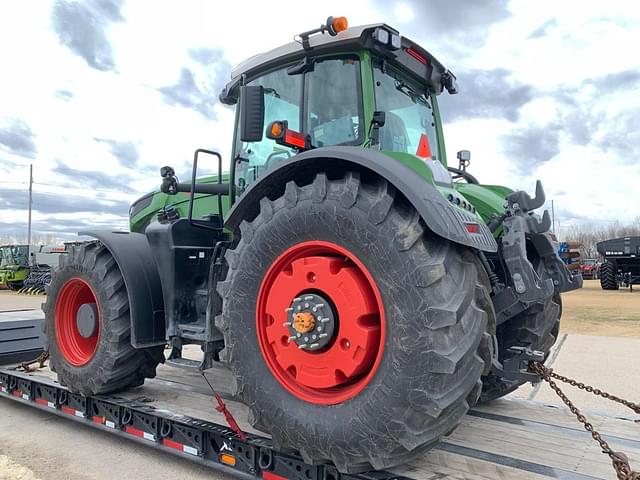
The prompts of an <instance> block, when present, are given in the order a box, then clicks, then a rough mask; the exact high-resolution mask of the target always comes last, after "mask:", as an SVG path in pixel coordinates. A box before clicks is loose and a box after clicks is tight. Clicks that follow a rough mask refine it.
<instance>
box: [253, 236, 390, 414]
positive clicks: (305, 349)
mask: <svg viewBox="0 0 640 480" xmlns="http://www.w3.org/2000/svg"><path fill="white" fill-rule="evenodd" d="M256 327H257V334H258V343H259V345H260V350H261V351H262V355H263V358H264V359H265V362H266V364H267V366H268V368H269V370H270V371H271V373H272V374H273V375H274V376H275V378H276V379H277V380H278V381H279V382H280V384H281V385H282V386H283V387H284V388H285V389H286V390H288V391H289V392H290V393H292V394H293V395H295V396H296V397H298V398H300V399H302V400H305V401H308V402H311V403H317V404H324V405H333V404H336V403H340V402H343V401H346V400H348V399H350V398H352V397H354V396H355V395H357V394H358V392H360V391H361V390H362V389H364V387H366V386H367V384H368V383H369V381H370V380H371V379H372V378H373V376H374V374H375V372H376V369H377V367H378V365H379V363H380V361H381V358H382V352H383V349H384V338H385V324H384V309H383V305H382V299H381V297H380V293H379V292H378V290H377V287H376V284H375V281H374V279H373V277H372V276H371V274H370V273H369V272H368V271H367V269H366V267H365V266H364V265H363V264H362V262H360V261H359V260H358V259H357V258H356V257H355V256H354V255H353V254H351V253H350V252H349V251H348V250H346V249H345V248H343V247H341V246H339V245H336V244H334V243H330V242H324V241H319V240H314V241H309V242H302V243H299V244H296V245H294V246H292V247H290V248H289V249H288V250H286V251H285V252H283V253H282V254H281V255H280V256H279V257H278V258H276V260H275V261H274V262H273V263H272V264H271V266H270V267H269V269H268V270H267V272H266V274H265V277H264V279H263V281H262V284H261V285H260V290H259V292H258V299H257V305H256Z"/></svg>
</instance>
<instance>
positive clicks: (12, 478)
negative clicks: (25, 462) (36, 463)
mask: <svg viewBox="0 0 640 480" xmlns="http://www.w3.org/2000/svg"><path fill="white" fill-rule="evenodd" d="M0 480H39V479H38V477H36V476H35V475H34V474H33V472H32V471H31V470H29V469H28V468H26V467H23V466H22V465H18V464H17V463H15V462H13V461H12V460H11V459H10V458H9V457H7V456H6V455H0Z"/></svg>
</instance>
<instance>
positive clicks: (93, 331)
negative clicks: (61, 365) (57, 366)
mask: <svg viewBox="0 0 640 480" xmlns="http://www.w3.org/2000/svg"><path fill="white" fill-rule="evenodd" d="M97 303H98V301H97V297H96V294H95V292H94V291H93V288H92V287H91V285H89V283H88V282H87V281H85V280H83V279H82V278H79V277H74V278H71V279H69V280H67V282H66V283H64V285H62V287H61V288H60V291H59V292H58V294H57V298H56V306H55V331H56V340H57V343H58V347H59V349H60V353H61V354H62V356H63V357H64V359H65V360H66V361H67V362H69V363H70V364H71V365H73V366H75V367H81V366H83V365H86V364H87V363H89V362H90V361H91V359H92V358H93V356H94V355H95V353H96V351H97V348H98V340H99V338H100V313H99V309H98V305H97Z"/></svg>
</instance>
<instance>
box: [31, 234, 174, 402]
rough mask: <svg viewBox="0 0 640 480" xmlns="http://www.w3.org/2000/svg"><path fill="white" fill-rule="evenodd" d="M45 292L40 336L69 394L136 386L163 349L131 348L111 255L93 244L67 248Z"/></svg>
mask: <svg viewBox="0 0 640 480" xmlns="http://www.w3.org/2000/svg"><path fill="white" fill-rule="evenodd" d="M62 262H63V263H62V265H61V267H60V269H59V270H58V271H56V272H55V273H54V276H53V279H52V281H51V285H50V286H49V287H48V295H47V301H46V303H45V304H44V306H43V310H44V313H45V323H44V330H45V333H46V341H47V349H48V351H49V354H50V355H51V357H50V358H51V360H50V364H51V369H52V370H53V371H55V372H56V373H57V374H58V381H59V382H60V383H61V384H62V385H66V386H68V387H69V388H70V389H71V390H72V391H74V392H78V393H82V394H83V395H95V394H100V393H109V392H114V391H117V390H122V389H124V388H127V387H133V386H138V385H141V384H142V383H143V382H144V379H145V378H153V377H155V373H156V366H157V365H158V363H160V362H163V361H164V355H163V352H164V347H162V346H160V347H151V348H145V349H135V348H133V346H132V345H131V341H130V338H131V319H130V316H129V299H128V296H127V291H126V287H125V284H124V280H123V278H122V274H121V273H120V269H119V268H118V265H117V263H116V261H115V259H114V258H113V256H112V255H111V253H110V252H109V251H108V250H107V249H106V248H105V247H104V246H103V245H102V244H101V243H99V242H96V241H93V242H87V243H83V244H81V245H79V246H75V247H73V249H72V251H71V252H69V254H68V255H65V256H64V257H63V260H62Z"/></svg>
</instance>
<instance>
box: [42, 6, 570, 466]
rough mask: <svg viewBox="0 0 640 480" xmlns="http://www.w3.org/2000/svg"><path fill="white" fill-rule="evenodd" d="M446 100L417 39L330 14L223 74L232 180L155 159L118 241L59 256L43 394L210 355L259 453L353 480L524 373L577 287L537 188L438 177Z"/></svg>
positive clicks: (443, 430) (100, 239)
mask: <svg viewBox="0 0 640 480" xmlns="http://www.w3.org/2000/svg"><path fill="white" fill-rule="evenodd" d="M444 90H446V91H447V92H448V93H450V94H455V93H457V91H458V86H457V83H456V77H455V76H454V75H453V74H452V73H451V72H450V71H449V70H447V69H446V68H445V67H444V66H443V65H442V64H441V63H440V62H439V61H438V60H436V59H435V58H434V57H433V56H432V55H431V54H429V52H427V51H426V50H425V49H423V48H422V47H421V46H419V45H417V44H416V43H414V42H412V41H411V40H409V39H407V38H405V37H402V36H401V35H400V34H399V32H398V31H397V30H395V29H393V28H391V27H389V26H387V25H385V24H375V25H367V26H360V27H354V28H347V21H346V19H345V18H344V17H338V18H332V17H330V18H329V19H328V20H327V23H326V24H325V25H322V26H321V27H319V28H317V29H314V30H310V31H307V32H304V33H302V34H300V35H298V36H297V37H296V41H294V42H292V43H290V44H287V45H284V46H282V47H280V48H277V49H275V50H272V51H269V52H267V53H264V54H261V55H257V56H255V57H252V58H250V59H249V60H247V61H245V62H244V63H242V64H241V65H240V66H238V67H237V68H236V69H235V70H233V72H232V75H231V80H230V81H229V83H228V84H227V85H226V86H225V88H224V89H223V91H222V93H221V94H220V101H221V102H222V103H223V104H225V105H231V106H235V111H236V117H235V132H234V138H233V148H232V158H231V162H230V169H229V170H230V171H229V172H227V173H223V172H222V158H221V156H220V155H219V154H218V153H216V152H211V151H207V150H201V149H200V150H197V151H196V153H195V156H194V162H193V172H192V176H191V181H190V182H186V183H182V182H180V181H179V180H178V178H177V177H176V173H175V170H174V169H173V168H171V167H163V168H162V169H161V177H162V179H161V181H162V186H161V188H160V191H158V192H154V193H151V194H148V195H145V196H144V197H142V198H141V199H140V200H138V201H137V202H135V203H134V204H133V205H132V207H131V212H130V214H131V226H132V228H131V232H130V233H129V232H110V231H86V232H81V233H82V234H84V235H88V236H91V237H93V238H94V239H95V240H92V241H89V242H87V243H84V244H82V245H79V246H76V247H75V248H74V249H73V251H72V252H71V254H70V255H68V256H67V257H66V258H64V260H63V262H62V266H61V269H60V270H59V271H58V272H57V273H56V274H55V276H54V278H53V281H52V284H51V286H50V290H49V296H48V299H47V302H46V304H45V307H44V310H45V313H46V333H47V341H48V350H49V352H50V354H51V366H52V368H53V369H54V370H55V371H56V372H57V374H58V378H59V381H60V382H61V383H62V384H64V385H66V386H68V387H69V389H71V390H73V391H75V392H80V393H82V394H86V395H91V394H100V393H106V392H113V391H117V390H119V389H124V388H126V387H131V386H136V385H140V384H142V383H143V382H144V379H145V378H148V377H153V376H154V375H155V371H156V366H157V365H158V363H160V362H164V361H165V355H164V350H165V345H167V346H168V347H170V349H171V350H170V354H168V358H167V361H168V362H172V363H173V364H174V365H182V366H184V367H185V368H188V367H192V368H199V369H201V370H204V369H207V368H210V367H211V366H212V365H213V362H223V363H224V364H225V365H226V366H228V367H229V369H230V370H231V373H232V384H231V387H230V388H231V391H232V393H233V395H234V396H235V397H236V398H237V399H239V400H240V401H242V402H244V403H245V404H246V405H247V407H248V408H249V409H250V412H251V415H250V421H251V422H252V424H253V425H254V426H255V427H256V428H258V429H260V430H262V431H265V432H268V433H269V434H270V435H271V436H272V440H273V444H274V446H275V448H277V449H284V450H285V451H292V450H295V451H298V452H300V454H301V455H302V457H303V458H304V459H305V461H307V462H308V463H318V462H333V463H334V464H335V465H336V466H337V468H338V469H339V470H340V471H342V472H357V471H365V470H371V469H381V468H386V467H390V466H392V465H396V464H399V463H403V462H405V461H407V460H409V459H410V458H412V457H414V456H416V455H418V454H420V453H421V452H424V451H425V450H426V449H428V448H430V447H432V446H434V445H435V444H436V443H437V442H438V441H439V439H440V438H441V437H443V436H444V435H446V434H448V433H450V432H451V431H452V430H453V429H454V428H455V427H456V425H457V424H458V423H459V422H460V420H461V418H462V417H463V415H464V414H465V413H466V412H467V410H468V409H469V408H470V406H473V405H474V404H475V403H476V402H478V401H479V400H480V401H488V400H491V399H494V398H497V397H500V396H503V395H505V394H507V393H509V392H511V391H513V390H514V389H516V388H517V387H518V386H519V385H520V384H522V383H524V382H526V381H529V380H533V379H535V378H537V377H536V376H535V375H534V374H531V373H529V372H527V370H526V364H527V361H526V360H527V358H528V357H529V356H535V357H536V358H539V359H543V358H545V357H546V355H547V354H548V352H549V349H550V348H551V346H552V344H553V343H554V341H555V340H556V337H557V335H558V327H559V320H560V313H561V301H560V293H561V292H566V291H569V290H572V289H575V288H579V287H580V286H581V285H582V277H581V276H580V275H579V273H575V274H572V273H571V272H569V270H568V269H567V268H566V267H565V265H564V264H563V262H562V261H561V259H560V258H559V257H558V255H557V253H556V252H557V250H558V248H557V242H556V241H555V239H554V238H553V237H552V236H551V235H550V233H549V227H550V218H549V214H548V212H546V211H545V212H544V214H543V215H541V216H538V215H535V214H534V213H533V212H534V210H536V209H538V208H539V207H541V206H542V205H543V202H544V192H543V189H542V185H541V184H540V182H538V183H537V185H536V193H535V195H534V197H533V198H532V197H531V196H529V195H528V194H527V193H525V192H523V191H513V190H511V189H509V188H506V187H501V186H494V185H481V184H480V183H479V182H478V180H476V178H475V177H474V176H473V175H471V174H470V173H469V172H467V169H466V167H467V165H468V163H469V152H468V151H462V152H460V153H459V154H458V158H459V161H460V162H459V167H458V168H454V167H450V166H448V163H447V158H446V152H445V145H444V136H443V131H442V124H441V120H440V114H439V110H438V102H437V100H436V99H437V97H438V95H440V94H441V93H442V92H443V91H444ZM203 158H208V159H210V160H212V159H214V158H215V163H214V162H212V165H211V170H210V172H212V173H213V174H212V175H210V176H209V177H206V178H203V179H199V177H198V173H199V172H198V165H199V162H198V160H199V159H200V160H202V159H203ZM200 165H202V162H200ZM216 165H217V167H216ZM216 168H217V170H216ZM188 344H196V345H199V346H200V347H201V348H202V352H203V353H202V360H201V361H200V362H196V363H195V365H194V364H193V361H191V362H190V361H188V360H187V359H184V358H182V349H183V346H185V345H188Z"/></svg>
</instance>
